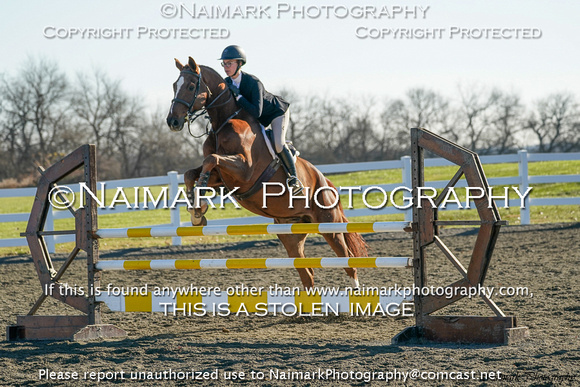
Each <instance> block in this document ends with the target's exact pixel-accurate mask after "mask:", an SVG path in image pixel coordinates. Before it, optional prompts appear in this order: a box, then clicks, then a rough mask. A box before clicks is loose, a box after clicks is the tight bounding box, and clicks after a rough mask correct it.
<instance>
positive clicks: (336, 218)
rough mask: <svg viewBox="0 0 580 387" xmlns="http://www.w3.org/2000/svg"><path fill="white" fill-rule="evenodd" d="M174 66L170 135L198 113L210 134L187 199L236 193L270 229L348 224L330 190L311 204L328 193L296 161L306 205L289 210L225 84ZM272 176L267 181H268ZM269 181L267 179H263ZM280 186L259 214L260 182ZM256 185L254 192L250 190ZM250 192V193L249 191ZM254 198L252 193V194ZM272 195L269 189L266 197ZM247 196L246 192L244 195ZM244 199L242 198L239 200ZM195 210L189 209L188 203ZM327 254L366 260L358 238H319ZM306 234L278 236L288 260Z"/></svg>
mask: <svg viewBox="0 0 580 387" xmlns="http://www.w3.org/2000/svg"><path fill="white" fill-rule="evenodd" d="M175 65H176V66H177V68H178V69H179V70H180V73H179V78H178V79H177V81H176V82H175V83H174V84H173V91H174V93H175V94H174V98H173V101H172V102H171V108H170V110H169V114H168V116H167V124H168V125H169V128H170V129H171V130H172V131H180V130H181V129H183V126H184V123H185V122H186V120H191V117H192V115H193V114H194V113H195V112H197V111H200V110H202V109H203V110H202V112H206V111H207V114H208V115H209V117H210V120H211V126H212V129H211V131H210V133H209V136H208V138H207V139H206V140H205V142H204V144H203V154H204V157H205V159H204V160H203V164H202V165H201V166H200V167H199V168H195V169H191V170H189V171H187V172H186V173H185V178H184V180H185V185H186V188H187V192H188V194H189V195H190V198H191V197H192V196H193V193H194V192H195V191H196V190H194V187H212V188H215V187H220V186H225V187H226V188H227V189H229V190H232V189H234V188H235V187H239V188H238V189H236V190H235V192H236V193H239V194H240V195H239V196H238V197H237V199H238V200H237V201H238V202H239V204H240V205H241V206H242V207H244V208H246V209H247V210H249V211H251V212H253V213H255V214H258V215H261V216H265V217H268V218H273V219H274V221H275V223H326V222H347V221H348V220H347V219H346V216H345V215H344V212H343V210H342V206H341V205H340V203H338V205H337V206H334V207H333V208H328V209H326V208H322V206H324V207H331V206H332V204H333V203H334V202H335V200H336V197H335V196H334V194H333V193H332V191H330V190H324V189H323V190H321V192H320V193H319V194H318V196H317V200H318V202H319V203H320V204H321V205H322V206H320V207H319V206H317V205H316V204H315V202H314V200H313V199H314V197H313V196H314V193H315V192H316V190H317V189H319V188H320V187H333V188H334V186H333V185H332V183H331V182H330V181H329V180H328V179H326V178H325V177H324V175H323V174H322V173H321V172H320V171H318V170H317V169H316V168H315V167H314V166H313V165H312V164H310V163H309V162H308V161H306V160H304V159H302V158H298V159H297V161H296V168H297V171H298V178H299V179H300V180H301V181H302V183H303V184H304V187H305V189H304V193H305V194H306V195H307V196H308V197H309V199H310V206H309V207H310V208H307V206H306V200H305V199H294V200H293V208H290V206H289V195H290V194H289V192H288V189H287V188H286V174H285V172H284V170H283V169H282V168H278V169H277V170H275V172H274V170H273V169H272V164H273V157H272V156H271V154H270V153H269V151H268V147H267V145H266V142H265V138H264V136H263V133H262V129H261V126H260V123H259V122H258V121H257V120H256V119H255V118H254V117H252V116H251V115H250V114H248V113H247V112H246V111H244V110H242V109H240V108H239V107H238V106H237V104H236V100H235V98H233V95H232V93H231V91H230V90H229V89H228V87H227V85H226V83H225V81H224V79H223V78H222V77H221V76H220V75H219V74H218V73H217V72H216V71H215V70H213V69H212V68H210V67H207V66H198V65H197V64H196V63H195V61H194V60H193V58H191V57H189V61H188V64H187V65H185V66H184V65H182V64H181V63H180V62H179V60H177V59H175ZM267 169H268V170H269V171H270V173H268V175H269V176H265V177H264V171H266V170H267ZM270 175H271V176H270ZM268 178H269V179H268ZM263 180H265V181H268V182H279V183H280V184H279V186H278V187H279V189H278V191H277V192H281V191H284V194H283V195H280V196H272V197H268V198H267V199H268V200H267V202H266V204H267V208H262V205H263V198H262V184H261V183H260V184H259V186H258V185H256V182H261V181H263ZM255 185H256V187H254V186H255ZM253 187H254V188H253ZM250 190H252V191H254V193H252V191H250ZM271 190H272V187H271V186H268V193H270V192H271ZM249 191H250V192H249ZM244 194H246V195H244ZM202 202H203V203H204V204H203V205H201V206H199V207H198V208H195V207H194V208H193V209H188V211H189V212H190V213H191V215H192V216H191V219H192V223H193V224H194V225H200V224H206V220H205V217H204V214H205V212H206V211H207V207H208V205H207V202H206V201H205V200H203V201H202ZM192 204H194V203H192ZM322 235H323V237H324V239H325V240H326V241H327V242H328V244H329V245H330V246H331V248H332V249H333V250H334V252H335V253H336V255H337V256H339V257H361V256H367V246H366V243H365V241H364V240H363V238H362V237H361V236H360V234H356V233H347V234H322ZM306 237H307V235H306V234H289V235H278V238H279V239H280V241H281V242H282V244H283V245H284V247H285V248H286V251H287V252H288V256H289V257H294V258H299V257H301V258H303V257H304V242H305V240H306ZM297 270H298V273H299V274H300V279H301V281H302V284H303V286H304V287H305V288H311V287H313V286H314V270H313V269H311V268H309V269H297ZM345 270H346V272H347V274H348V275H349V276H350V278H351V279H352V283H353V286H355V287H358V286H359V284H358V278H357V272H356V269H355V268H345Z"/></svg>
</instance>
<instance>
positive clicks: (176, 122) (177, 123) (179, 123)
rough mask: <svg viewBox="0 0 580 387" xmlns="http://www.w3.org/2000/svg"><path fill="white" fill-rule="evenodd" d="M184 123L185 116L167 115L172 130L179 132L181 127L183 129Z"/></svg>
mask: <svg viewBox="0 0 580 387" xmlns="http://www.w3.org/2000/svg"><path fill="white" fill-rule="evenodd" d="M184 123H185V120H184V119H183V118H182V119H179V118H175V117H167V125H168V126H169V129H171V131H172V132H179V131H180V130H181V129H183V124H184Z"/></svg>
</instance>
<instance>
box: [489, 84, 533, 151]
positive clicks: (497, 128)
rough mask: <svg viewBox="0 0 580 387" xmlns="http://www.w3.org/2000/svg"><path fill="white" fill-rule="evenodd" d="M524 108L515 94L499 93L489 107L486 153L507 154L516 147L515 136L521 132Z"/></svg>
mask: <svg viewBox="0 0 580 387" xmlns="http://www.w3.org/2000/svg"><path fill="white" fill-rule="evenodd" d="M523 114H524V107H523V105H522V104H521V102H520V97H519V96H518V95H516V94H507V93H502V92H500V94H499V97H498V98H497V100H496V101H495V103H494V104H493V105H492V106H491V115H490V121H489V131H490V136H489V137H488V139H487V141H488V142H487V144H486V148H487V152H486V153H499V154H502V153H507V152H509V151H513V150H514V149H515V148H517V147H518V143H517V140H516V136H517V135H518V133H520V132H521V131H522V130H523Z"/></svg>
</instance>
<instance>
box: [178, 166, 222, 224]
mask: <svg viewBox="0 0 580 387" xmlns="http://www.w3.org/2000/svg"><path fill="white" fill-rule="evenodd" d="M202 171H203V165H202V166H201V167H198V168H195V169H190V170H189V171H187V172H185V174H184V175H183V180H184V182H185V189H186V192H187V198H188V200H189V202H190V203H191V205H192V207H191V208H190V207H188V208H187V212H189V213H190V215H191V224H193V225H194V226H205V225H206V224H207V220H206V218H205V216H204V215H205V213H206V212H207V210H208V208H209V204H208V203H207V201H205V200H203V201H202V202H200V205H199V206H197V207H196V205H195V204H196V196H195V187H196V186H198V187H199V186H200V185H199V180H202V181H201V183H202V184H203V185H201V186H203V187H208V186H210V187H217V186H219V185H221V181H220V179H219V176H218V175H217V173H215V172H214V173H213V174H212V173H211V171H210V172H207V177H206V178H204V179H200V176H201V174H202ZM196 182H197V184H196Z"/></svg>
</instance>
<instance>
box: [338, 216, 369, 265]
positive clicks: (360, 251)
mask: <svg viewBox="0 0 580 387" xmlns="http://www.w3.org/2000/svg"><path fill="white" fill-rule="evenodd" d="M342 218H343V222H345V223H346V222H348V219H347V218H346V216H344V214H342ZM344 240H345V241H346V245H347V246H348V252H349V256H351V257H368V256H369V253H368V245H367V242H366V241H365V240H364V239H363V237H362V235H360V234H359V233H357V232H352V233H347V234H344Z"/></svg>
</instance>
